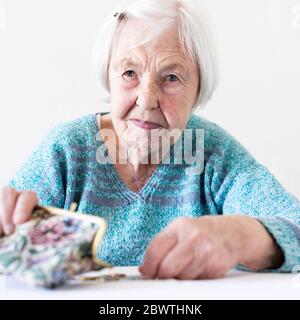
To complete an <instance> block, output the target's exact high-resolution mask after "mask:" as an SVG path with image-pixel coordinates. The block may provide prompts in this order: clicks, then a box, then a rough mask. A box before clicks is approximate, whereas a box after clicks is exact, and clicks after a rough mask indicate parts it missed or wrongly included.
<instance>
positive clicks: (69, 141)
mask: <svg viewBox="0 0 300 320" xmlns="http://www.w3.org/2000/svg"><path fill="white" fill-rule="evenodd" d="M97 131H98V127H97V120H96V114H94V113H92V114H87V115H84V116H82V117H78V118H76V119H73V120H69V121H65V122H61V123H58V124H57V125H55V126H54V127H53V128H52V129H50V130H49V131H48V132H47V134H46V135H45V136H44V138H43V140H42V143H43V144H45V145H46V146H51V147H54V146H60V147H63V148H68V147H71V146H76V145H89V144H91V143H92V142H93V140H94V139H95V135H96V134H97Z"/></svg>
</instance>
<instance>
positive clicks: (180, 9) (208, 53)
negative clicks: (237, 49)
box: [93, 0, 219, 109]
mask: <svg viewBox="0 0 300 320" xmlns="http://www.w3.org/2000/svg"><path fill="white" fill-rule="evenodd" d="M130 18H135V19H142V20H143V21H145V25H149V24H148V23H150V26H152V27H151V32H150V33H148V32H147V34H149V36H150V37H149V36H148V37H145V35H143V41H142V42H139V43H138V44H137V45H141V44H143V43H146V42H147V41H149V40H151V39H153V38H155V36H157V35H159V34H160V33H161V32H162V31H163V30H165V29H166V28H167V27H168V26H170V25H171V24H172V23H177V27H178V36H179V40H180V43H181V44H182V48H183V50H184V52H185V53H187V54H188V55H189V57H191V58H192V59H193V61H196V63H197V65H198V68H199V80H200V81H199V82H200V86H199V88H198V93H197V98H196V100H195V103H194V105H193V109H196V108H198V107H199V108H203V107H205V106H206V104H207V102H208V101H209V100H210V98H211V96H212V94H213V92H214V91H215V89H216V87H217V85H218V80H219V66H218V61H217V54H216V47H215V42H214V38H213V32H212V29H211V26H210V22H209V19H208V15H207V12H204V10H203V9H202V8H201V7H200V4H199V2H198V1H197V0H163V1H161V0H136V1H134V2H133V3H130V4H128V5H127V6H123V7H118V8H115V9H114V11H112V13H111V14H110V16H109V17H108V20H107V21H106V23H105V24H104V25H103V26H102V27H101V28H100V30H99V34H98V37H97V39H96V43H95V47H94V51H93V64H94V66H95V68H96V72H97V77H99V80H100V83H101V85H102V86H103V87H104V89H105V90H106V91H107V93H108V94H110V85H109V73H108V71H109V62H110V58H111V52H112V48H113V43H114V39H115V37H116V35H117V32H118V30H119V29H118V27H119V26H120V25H121V24H122V22H126V20H127V19H130ZM153 26H155V27H153Z"/></svg>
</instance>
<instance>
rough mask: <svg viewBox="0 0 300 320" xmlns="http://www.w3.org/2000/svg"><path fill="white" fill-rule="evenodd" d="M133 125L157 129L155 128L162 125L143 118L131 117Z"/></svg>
mask: <svg viewBox="0 0 300 320" xmlns="http://www.w3.org/2000/svg"><path fill="white" fill-rule="evenodd" d="M131 121H132V122H133V123H134V124H135V125H137V126H138V127H140V128H143V129H157V128H162V126H161V125H160V124H158V123H155V122H150V121H143V120H137V119H132V120H131Z"/></svg>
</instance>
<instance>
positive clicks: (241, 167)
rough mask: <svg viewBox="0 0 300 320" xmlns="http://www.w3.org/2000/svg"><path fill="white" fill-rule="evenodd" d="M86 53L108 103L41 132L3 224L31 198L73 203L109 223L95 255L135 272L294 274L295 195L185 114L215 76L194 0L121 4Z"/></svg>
mask: <svg viewBox="0 0 300 320" xmlns="http://www.w3.org/2000/svg"><path fill="white" fill-rule="evenodd" d="M96 58H97V63H98V64H99V73H100V76H101V80H102V83H103V85H104V87H105V88H106V89H107V91H108V92H109V94H110V112H107V113H97V114H88V115H86V116H83V117H81V118H78V119H76V120H73V121H69V122H67V123H62V124H59V125H58V126H56V127H55V128H54V129H53V130H51V131H50V133H49V134H48V135H47V136H46V137H45V138H44V139H43V140H42V142H41V144H40V145H39V146H38V147H37V149H36V150H35V151H34V152H33V153H32V155H31V156H30V158H29V159H28V160H27V161H26V163H25V164H24V165H23V166H22V167H21V168H20V169H19V170H18V172H17V173H16V175H15V176H14V177H13V178H12V179H11V180H10V181H9V185H8V186H6V187H4V188H3V189H2V192H1V201H0V203H1V230H0V231H1V233H2V232H3V233H5V234H9V233H11V232H13V231H14V227H15V224H18V223H22V222H24V221H26V220H27V219H28V217H29V215H30V213H31V211H32V209H33V207H34V206H35V205H36V204H37V203H38V202H39V203H40V204H43V205H51V206H57V207H60V208H65V209H68V208H69V207H70V205H71V203H72V202H77V203H78V211H80V212H84V213H88V214H94V215H99V216H101V217H103V218H105V219H106V220H107V222H108V229H107V233H106V235H105V237H104V240H103V243H102V245H101V248H99V250H98V256H99V258H100V259H102V260H104V261H107V262H109V263H111V264H113V265H115V266H121V265H140V268H139V270H140V272H141V273H142V274H143V275H144V276H145V277H149V278H155V277H157V278H177V279H199V278H217V277H222V276H223V275H224V274H225V273H226V272H227V271H228V270H229V269H230V268H232V267H234V266H236V267H238V268H241V269H246V270H253V271H262V270H264V271H273V272H274V271H276V272H291V271H293V267H294V266H295V265H297V264H300V203H299V201H298V200H297V199H296V198H295V197H294V196H293V195H291V194H290V193H288V192H287V191H286V190H285V189H284V188H283V187H282V186H281V185H280V183H279V182H278V181H277V180H276V179H275V177H274V176H272V174H271V173H270V172H269V171H268V169H266V168H265V167H264V166H263V165H261V164H260V163H258V162H257V161H256V160H255V159H254V158H253V157H252V156H251V155H250V154H249V152H248V151H247V150H246V149H245V148H244V147H243V146H242V145H241V144H240V143H239V142H238V141H237V140H236V139H235V138H233V137H232V136H231V135H230V134H229V133H228V132H226V131H225V130H224V129H222V128H220V127H219V126H218V125H216V124H215V123H213V122H210V121H208V120H206V119H204V118H203V117H200V116H197V115H195V114H194V113H193V111H194V110H195V109H196V107H199V106H200V107H201V106H202V107H203V106H205V105H206V103H207V102H208V101H209V99H210V97H211V96H212V94H213V92H214V91H215V88H216V84H217V78H218V76H217V63H216V56H215V49H214V46H213V40H212V35H211V32H210V29H209V25H208V21H207V19H206V18H205V15H204V14H203V12H202V11H201V9H200V8H199V7H198V6H197V4H196V3H194V2H193V1H192V0H190V1H188V0H178V1H175V0H164V1H158V0H138V1H136V2H134V3H132V4H131V5H129V6H128V7H126V8H123V9H120V10H119V11H118V12H116V13H115V14H112V15H111V16H110V17H109V19H108V22H107V24H106V25H105V26H104V27H103V28H102V33H101V37H100V38H99V43H98V51H97V54H96ZM186 131H189V132H192V134H190V135H186V136H184V133H185V132H186ZM201 132H202V133H203V134H204V136H203V137H202V138H201ZM178 133H179V134H178ZM199 133H200V134H199ZM157 138H159V139H157ZM165 141H169V142H170V143H169V147H168V148H166V147H164V146H165V145H166V144H165V143H164V142H165ZM190 143H192V146H191V147H189V145H190ZM203 143H204V144H203ZM175 145H176V146H178V145H179V146H182V150H181V151H183V152H182V153H181V155H182V158H181V159H180V156H178V154H180V153H178V152H177V151H178V150H180V148H175ZM186 149H190V150H187V151H188V152H185V151H186ZM199 150H200V151H199ZM201 150H202V152H201ZM198 151H199V152H198ZM188 153H190V154H189V155H188V156H187V157H185V156H183V155H184V154H188ZM196 154H198V160H197V157H196ZM166 159H167V160H168V161H165V160H166ZM191 159H192V160H193V159H194V162H193V161H190V160H191ZM201 159H202V161H200V160H201ZM178 160H182V161H178Z"/></svg>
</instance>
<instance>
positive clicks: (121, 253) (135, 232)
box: [8, 113, 300, 272]
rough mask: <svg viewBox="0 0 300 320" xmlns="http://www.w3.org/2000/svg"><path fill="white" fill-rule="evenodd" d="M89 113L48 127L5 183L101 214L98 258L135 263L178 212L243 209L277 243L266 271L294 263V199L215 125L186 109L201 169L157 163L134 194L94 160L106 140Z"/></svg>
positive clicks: (298, 244) (299, 248)
mask: <svg viewBox="0 0 300 320" xmlns="http://www.w3.org/2000/svg"><path fill="white" fill-rule="evenodd" d="M96 115H97V114H95V113H93V114H88V115H86V116H83V117H80V118H78V119H75V120H72V121H68V122H64V123H61V124H58V125H57V126H55V127H54V128H53V129H52V130H50V131H49V133H48V134H47V135H46V136H45V137H44V138H43V139H42V141H41V143H40V144H39V145H38V146H37V147H36V149H35V150H34V151H33V152H32V154H31V155H30V157H29V158H28V159H27V160H26V161H25V163H24V164H23V165H22V166H21V167H20V168H19V169H18V170H17V172H16V174H15V175H14V176H13V177H12V179H10V180H9V182H8V184H9V185H10V186H12V187H14V188H15V189H17V190H25V189H27V190H32V191H35V192H36V193H37V195H38V198H39V202H40V204H42V205H49V206H57V207H60V208H65V209H69V207H70V205H71V203H72V202H77V203H78V209H77V210H78V211H79V212H83V213H86V214H94V215H98V216H101V217H103V218H105V219H106V221H107V223H108V229H107V232H106V235H105V237H104V239H103V242H102V244H101V246H100V247H99V249H98V256H99V258H100V259H102V260H104V261H107V262H109V263H111V264H112V265H115V266H125V265H127V266H130V265H140V264H142V262H143V257H144V254H145V251H146V248H147V246H148V244H149V243H150V241H151V240H152V239H153V238H154V237H155V236H156V235H157V234H158V233H159V232H160V231H161V230H162V229H163V228H165V227H166V226H167V225H168V224H169V223H170V222H171V221H173V220H174V219H176V218H177V217H180V216H187V217H201V216H203V215H221V214H223V215H229V214H245V215H250V216H252V217H255V218H257V219H258V220H259V221H260V222H261V223H262V224H263V225H264V226H265V228H266V230H268V232H270V233H271V234H272V235H273V237H274V238H275V240H276V241H277V243H278V245H279V246H280V247H281V249H282V250H283V253H284V257H285V260H284V263H283V265H282V266H280V267H279V268H278V269H272V270H271V269H269V270H268V271H273V272H274V271H275V272H291V271H293V267H294V266H296V265H300V202H299V201H298V200H297V199H296V198H295V197H294V196H293V195H292V194H290V193H289V192H287V191H286V190H285V189H284V188H283V187H282V185H281V184H280V183H279V182H278V181H277V180H276V178H275V177H274V176H273V175H272V174H271V173H270V171H269V170H268V169H267V168H266V167H264V166H263V165H261V164H260V163H258V162H257V161H256V160H255V159H254V158H253V157H252V156H251V154H250V153H249V152H248V151H247V150H246V149H245V148H244V147H243V146H242V145H241V144H240V143H239V142H238V141H237V140H236V139H235V138H234V137H232V136H231V135H230V134H229V133H228V132H226V131H225V130H224V129H222V128H221V127H220V126H218V125H216V124H215V123H213V122H210V121H208V120H207V119H205V118H203V117H200V116H197V115H195V114H192V115H191V117H190V119H189V121H188V123H187V126H186V128H188V129H192V130H194V129H203V130H204V168H203V172H202V173H201V174H200V175H199V174H198V175H189V174H187V173H186V172H187V171H186V168H187V166H189V165H188V164H186V163H182V164H173V163H172V162H171V163H170V164H164V163H161V164H160V165H159V166H158V167H157V168H156V170H155V172H154V173H153V174H152V176H151V177H150V179H149V180H148V181H147V183H146V184H145V185H144V187H143V188H142V189H141V191H140V192H138V193H137V192H133V191H131V190H130V189H129V188H128V187H127V185H126V184H125V183H124V182H123V181H122V180H121V178H120V176H119V174H118V172H117V171H116V169H115V168H114V165H113V164H112V163H106V164H100V163H99V161H97V159H96V153H97V150H100V149H99V148H104V150H105V148H106V147H105V144H104V142H103V141H102V140H101V139H99V135H98V136H97V133H98V131H99V127H98V122H97V119H96ZM253 237H255V235H253ZM237 267H238V268H243V266H239V265H238V266H237Z"/></svg>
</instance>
